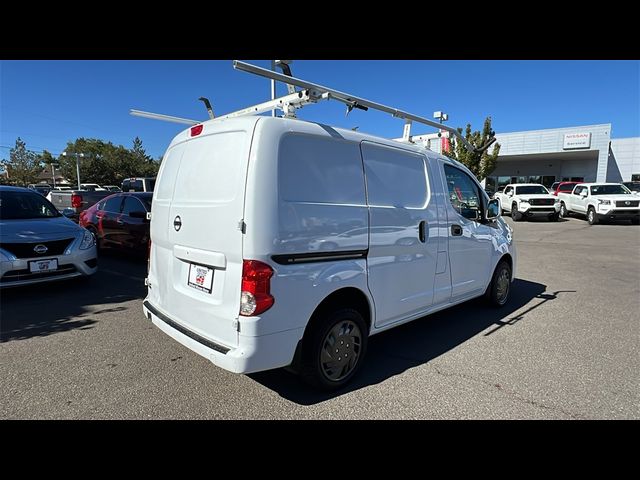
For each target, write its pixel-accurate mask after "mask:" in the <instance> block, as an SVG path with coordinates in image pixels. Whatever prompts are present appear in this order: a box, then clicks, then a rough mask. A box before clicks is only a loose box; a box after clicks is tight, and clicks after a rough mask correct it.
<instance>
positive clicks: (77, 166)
mask: <svg viewBox="0 0 640 480" xmlns="http://www.w3.org/2000/svg"><path fill="white" fill-rule="evenodd" d="M69 155H75V157H76V174H77V175H78V190H81V188H80V157H83V158H84V153H70V154H69ZM62 156H64V157H66V156H67V152H62Z"/></svg>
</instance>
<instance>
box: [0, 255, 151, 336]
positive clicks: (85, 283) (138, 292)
mask: <svg viewBox="0 0 640 480" xmlns="http://www.w3.org/2000/svg"><path fill="white" fill-rule="evenodd" d="M146 271H147V262H146V259H136V258H134V257H130V256H126V255H122V254H112V253H102V252H101V253H100V256H99V259H98V272H97V273H96V274H95V275H93V276H92V277H90V278H77V279H73V280H63V281H59V282H52V283H48V284H40V285H31V286H25V287H15V288H8V289H4V290H1V291H0V343H3V342H9V341H11V340H25V339H28V338H32V337H42V336H47V335H51V334H54V333H59V332H65V331H68V330H73V329H87V328H92V325H93V324H95V323H96V322H97V320H95V319H93V318H91V317H94V316H99V315H100V314H101V313H107V312H114V311H122V310H126V307H123V306H121V305H118V304H120V303H124V302H128V301H130V300H134V299H141V298H144V296H145V295H146V291H147V289H146V287H145V285H144V278H145V276H146ZM104 304H113V306H109V307H105V306H102V307H100V308H98V309H97V310H96V309H93V308H91V307H93V306H94V305H104Z"/></svg>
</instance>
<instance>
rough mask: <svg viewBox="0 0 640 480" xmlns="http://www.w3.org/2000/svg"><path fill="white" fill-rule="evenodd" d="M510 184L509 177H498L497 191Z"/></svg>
mask: <svg viewBox="0 0 640 480" xmlns="http://www.w3.org/2000/svg"><path fill="white" fill-rule="evenodd" d="M510 183H511V177H498V190H500V189H501V188H504V187H506V186H507V185H509V184H510Z"/></svg>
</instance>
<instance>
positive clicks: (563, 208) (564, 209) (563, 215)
mask: <svg viewBox="0 0 640 480" xmlns="http://www.w3.org/2000/svg"><path fill="white" fill-rule="evenodd" d="M569 213H570V212H569V210H567V206H566V205H565V204H564V202H562V203H561V204H560V218H566V217H568V216H569Z"/></svg>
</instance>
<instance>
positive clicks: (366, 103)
mask: <svg viewBox="0 0 640 480" xmlns="http://www.w3.org/2000/svg"><path fill="white" fill-rule="evenodd" d="M287 67H288V65H287ZM233 68H235V69H236V70H241V71H243V72H248V73H253V74H255V75H259V76H261V77H265V78H270V79H272V80H275V81H278V82H282V83H285V84H286V85H287V89H288V91H289V93H288V94H287V95H285V96H283V97H279V98H276V99H274V100H269V101H267V102H263V103H260V104H258V105H253V106H251V107H247V108H244V109H242V110H238V111H235V112H232V113H228V114H226V115H222V116H219V117H215V118H213V119H212V120H210V121H217V120H224V119H226V118H233V117H240V116H244V115H258V114H260V113H264V112H267V111H270V110H274V109H279V110H281V111H282V112H283V115H284V117H286V118H295V116H296V114H295V111H296V109H298V108H302V107H304V106H305V105H309V104H312V103H316V102H318V101H319V100H337V101H339V102H342V103H344V104H345V105H346V106H347V112H346V113H347V114H349V112H351V111H352V110H353V109H354V108H357V109H359V110H365V111H366V110H369V109H373V110H379V111H381V112H385V113H390V114H391V115H392V116H394V117H396V118H400V119H403V120H404V121H405V123H404V131H403V136H402V139H401V140H400V141H403V142H412V141H414V140H417V139H418V138H419V137H427V136H426V135H424V136H422V135H421V136H419V137H411V135H410V133H411V125H412V123H413V122H415V123H421V124H424V125H428V126H430V127H434V128H437V129H440V130H441V131H442V130H444V131H446V132H449V134H450V135H454V136H455V137H457V138H458V139H459V140H460V142H462V143H463V144H464V145H465V147H466V148H467V149H468V150H470V151H472V152H476V153H481V152H483V151H485V150H486V149H487V148H489V147H490V146H491V144H492V143H493V142H495V138H493V139H492V140H490V141H489V142H487V143H486V144H485V145H483V146H481V147H479V148H475V147H474V146H473V145H472V144H470V143H469V142H468V141H467V140H466V139H465V138H464V137H463V136H462V135H461V134H460V132H458V130H456V129H455V128H452V127H447V126H445V125H442V124H441V123H437V122H434V121H432V120H429V119H427V118H424V117H421V116H419V115H414V114H412V113H409V112H405V111H403V110H399V109H397V108H392V107H388V106H386V105H382V104H380V103H376V102H372V101H370V100H367V99H365V98H360V97H357V96H355V95H351V94H348V93H344V92H340V91H338V90H334V89H333V88H329V87H325V86H323V85H319V84H317V83H313V82H309V81H306V80H302V79H300V78H296V77H294V76H291V75H290V74H291V70H289V69H287V70H288V71H287V72H286V73H287V74H282V73H278V72H275V71H272V70H268V69H266V68H262V67H258V66H256V65H251V64H250V63H245V62H241V61H239V60H234V61H233ZM283 70H284V69H283ZM294 87H299V88H301V89H302V90H300V91H297V92H296V91H295V88H294ZM203 101H204V100H203ZM205 105H206V106H207V110H208V113H209V116H210V118H211V117H213V111H212V109H210V105H208V101H207V102H205ZM131 114H132V115H136V116H140V117H146V118H153V119H156V120H165V121H169V122H176V123H183V124H187V125H196V124H198V123H201V122H200V121H198V120H191V119H186V118H180V117H172V116H170V115H162V114H157V113H150V112H143V111H140V110H131Z"/></svg>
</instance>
